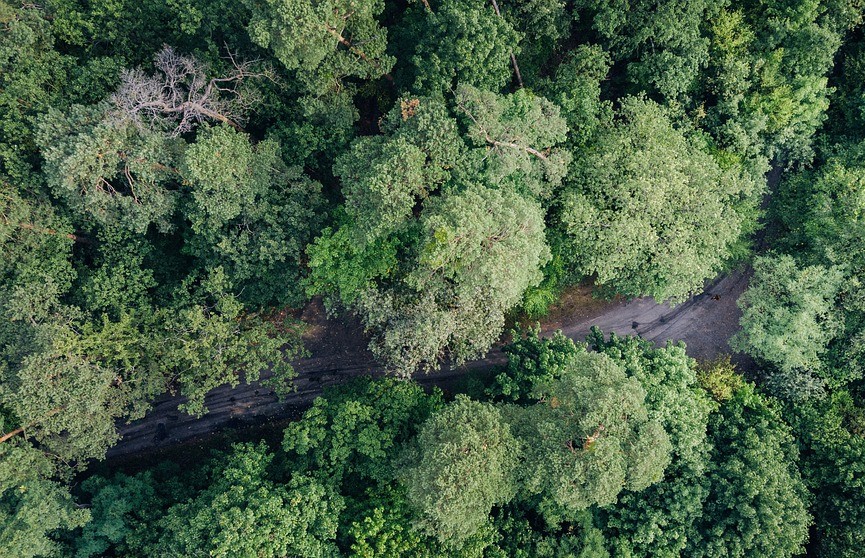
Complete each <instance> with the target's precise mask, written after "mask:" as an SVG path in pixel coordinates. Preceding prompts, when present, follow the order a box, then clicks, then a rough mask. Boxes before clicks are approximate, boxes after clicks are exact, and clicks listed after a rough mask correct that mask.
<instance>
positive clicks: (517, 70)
mask: <svg viewBox="0 0 865 558" xmlns="http://www.w3.org/2000/svg"><path fill="white" fill-rule="evenodd" d="M491 1H492V3H493V9H494V10H495V11H496V15H497V16H499V17H502V12H500V11H499V3H498V2H496V0H491ZM510 55H511V64H512V65H513V67H514V74H515V75H516V76H517V83H518V84H519V86H520V89H522V88H523V75H522V74H521V73H520V67H519V66H518V65H517V57H516V56H514V52H513V51H511V52H510Z"/></svg>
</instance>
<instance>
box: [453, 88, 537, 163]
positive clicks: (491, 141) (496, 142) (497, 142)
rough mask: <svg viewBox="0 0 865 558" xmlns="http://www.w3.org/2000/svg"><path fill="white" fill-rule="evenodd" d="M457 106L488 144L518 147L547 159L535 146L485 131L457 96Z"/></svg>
mask: <svg viewBox="0 0 865 558" xmlns="http://www.w3.org/2000/svg"><path fill="white" fill-rule="evenodd" d="M457 107H458V108H459V109H460V110H462V111H463V112H464V113H465V115H466V116H468V117H469V119H470V120H471V121H472V123H474V125H475V126H477V129H478V131H479V132H480V133H481V134H483V136H484V140H485V141H486V142H487V143H488V144H490V145H492V146H493V147H508V148H510V149H518V150H520V151H525V152H526V153H528V154H530V155H534V156H535V157H537V158H538V159H541V160H542V161H546V160H547V155H546V154H544V153H542V152H540V151H538V150H537V149H535V148H533V147H530V146H527V145H519V144H517V143H513V142H510V141H500V140H497V139H495V138H493V137H492V136H491V135H490V133H489V132H488V131H487V129H486V128H485V127H484V126H482V125H481V123H480V122H479V121H478V119H477V118H475V115H473V114H472V113H471V111H470V110H469V108H468V107H467V106H465V104H464V103H461V102H460V101H459V97H457Z"/></svg>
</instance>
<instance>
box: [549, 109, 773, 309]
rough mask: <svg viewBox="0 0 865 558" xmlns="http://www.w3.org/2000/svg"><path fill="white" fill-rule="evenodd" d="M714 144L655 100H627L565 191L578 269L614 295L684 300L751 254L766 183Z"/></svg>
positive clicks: (564, 218)
mask: <svg viewBox="0 0 865 558" xmlns="http://www.w3.org/2000/svg"><path fill="white" fill-rule="evenodd" d="M706 148H707V146H706V145H705V143H704V142H703V141H701V139H700V138H699V137H698V136H693V135H692V136H690V137H689V136H686V135H685V134H684V133H683V132H682V131H680V130H678V129H676V128H675V127H674V126H673V123H672V122H671V121H670V120H669V118H668V116H667V114H666V113H665V111H664V109H663V108H661V107H660V106H659V105H657V104H655V103H654V102H652V101H648V100H646V99H642V98H634V97H631V98H627V99H624V100H623V101H622V105H621V109H620V110H619V113H618V118H617V119H616V121H615V122H614V123H613V124H612V125H610V126H608V127H606V128H605V129H603V130H602V131H600V132H599V133H598V135H597V137H596V141H595V142H594V143H593V145H592V146H591V147H590V148H589V149H588V150H587V152H586V156H585V157H584V158H583V159H582V160H581V161H579V163H578V166H577V168H576V169H575V172H574V173H573V174H572V176H571V178H570V182H571V183H570V187H569V188H567V189H566V190H565V191H564V193H563V194H562V198H561V205H562V209H561V215H560V220H561V223H562V227H563V232H564V233H565V235H566V241H567V247H568V249H569V251H570V252H571V254H570V258H572V259H571V262H570V263H571V265H573V267H574V269H575V271H576V272H577V273H579V274H581V275H584V276H594V277H595V282H596V284H598V285H600V286H602V287H604V288H605V289H606V290H607V292H610V293H621V294H624V295H627V296H646V295H648V296H652V297H654V298H655V299H656V300H666V299H673V300H677V301H681V300H683V299H685V298H687V297H688V296H689V295H690V294H692V293H694V292H699V291H700V290H701V289H702V287H703V283H704V282H705V280H706V279H709V278H711V277H713V276H714V275H715V274H716V273H717V272H718V271H719V270H720V269H721V268H722V267H723V265H724V263H725V261H726V260H727V259H728V258H730V257H732V256H733V255H734V254H739V253H741V244H742V243H743V242H744V241H745V238H746V236H747V234H748V233H750V232H751V231H753V230H754V228H755V226H756V207H755V202H756V197H757V196H758V195H759V192H760V187H759V186H758V184H757V183H756V182H755V181H754V180H753V179H751V178H749V176H748V175H746V174H745V173H744V172H743V171H742V170H741V168H739V167H738V166H737V165H735V164H732V165H729V164H724V163H723V162H719V161H718V160H716V159H715V158H714V157H713V156H712V155H710V154H709V153H707V152H706Z"/></svg>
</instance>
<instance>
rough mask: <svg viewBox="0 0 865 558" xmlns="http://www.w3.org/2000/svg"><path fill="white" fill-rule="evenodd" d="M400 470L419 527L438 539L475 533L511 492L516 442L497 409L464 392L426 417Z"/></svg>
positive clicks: (464, 536) (445, 539)
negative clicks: (473, 398)
mask: <svg viewBox="0 0 865 558" xmlns="http://www.w3.org/2000/svg"><path fill="white" fill-rule="evenodd" d="M415 443H416V447H415V449H413V450H412V451H410V452H409V454H408V455H407V456H405V457H404V459H405V464H404V465H403V467H402V470H401V471H399V473H398V474H399V477H400V480H401V482H402V483H403V484H404V485H405V487H406V490H407V495H408V499H409V501H410V502H411V503H412V505H414V506H415V507H416V508H417V509H418V511H419V513H420V522H421V525H422V526H423V527H424V528H425V529H427V530H428V532H429V533H430V534H431V535H434V536H436V537H438V538H439V540H441V541H451V540H453V541H457V542H459V541H461V540H463V539H465V538H467V537H469V536H471V535H472V534H474V533H475V532H476V531H477V530H478V529H479V528H480V527H481V526H482V525H483V524H484V523H485V522H487V521H489V514H490V510H491V509H492V507H493V506H494V505H496V504H501V503H504V502H507V501H508V500H510V499H511V498H513V496H514V494H515V493H516V486H515V485H514V476H513V474H514V469H515V465H516V458H517V455H518V447H517V441H516V440H515V439H514V437H513V436H512V435H511V433H510V428H509V427H508V425H507V423H506V422H504V421H503V420H502V416H501V414H500V413H499V411H498V409H496V408H495V407H493V406H491V405H489V404H486V403H480V402H477V401H472V400H470V399H468V398H467V397H465V396H462V395H461V396H458V397H457V399H456V400H455V401H454V402H453V403H451V404H450V405H448V406H447V407H446V408H445V409H444V410H442V411H439V412H438V413H436V414H434V415H433V416H432V417H430V419H429V420H427V422H425V423H424V425H423V426H422V427H421V429H420V432H419V433H418V436H417V440H416V441H415Z"/></svg>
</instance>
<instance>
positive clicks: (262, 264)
mask: <svg viewBox="0 0 865 558" xmlns="http://www.w3.org/2000/svg"><path fill="white" fill-rule="evenodd" d="M182 169H183V170H182V173H183V176H184V178H185V179H186V180H187V181H188V183H189V185H190V186H191V189H192V199H191V200H190V203H189V206H188V208H187V210H186V212H185V214H186V217H187V218H188V219H189V220H190V221H191V228H192V235H191V237H190V238H189V239H188V241H187V244H186V245H185V246H184V250H185V251H188V252H189V253H192V254H194V255H196V256H198V257H199V258H200V259H201V261H202V263H203V265H204V266H217V265H221V266H222V267H223V269H225V271H226V274H227V276H228V278H229V280H230V281H231V283H232V284H233V285H235V286H236V288H238V289H239V290H241V297H242V299H243V300H244V301H245V302H247V303H249V304H250V305H253V306H264V305H268V304H272V303H283V304H284V303H298V302H299V301H301V300H302V299H303V295H302V290H301V288H300V278H301V262H300V260H301V256H302V254H303V249H304V247H305V246H306V244H307V242H308V241H309V238H310V236H311V234H312V232H313V231H314V230H317V228H318V227H317V224H318V220H319V216H318V213H319V210H320V207H321V205H322V203H321V199H320V190H321V185H320V184H319V183H318V182H315V181H313V180H310V179H309V178H307V177H306V176H304V175H303V173H302V172H301V171H300V169H298V168H288V167H286V166H285V164H284V163H283V162H282V159H281V157H280V149H279V146H278V145H277V144H276V142H274V141H270V140H265V141H263V142H261V143H259V144H257V145H253V144H252V143H251V142H250V139H249V138H248V137H247V136H246V135H245V134H241V133H238V132H236V131H234V130H232V129H231V128H230V127H228V126H219V127H216V128H211V129H207V130H203V131H202V132H201V133H199V134H198V138H197V140H196V142H195V143H194V144H192V145H191V146H190V147H189V149H188V150H187V151H186V153H185V155H184V159H183V162H182Z"/></svg>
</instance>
